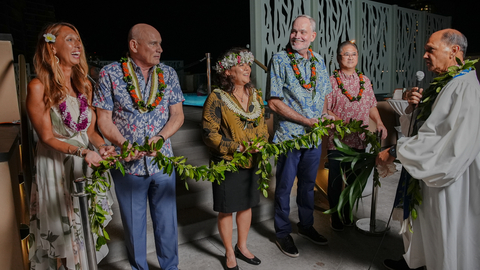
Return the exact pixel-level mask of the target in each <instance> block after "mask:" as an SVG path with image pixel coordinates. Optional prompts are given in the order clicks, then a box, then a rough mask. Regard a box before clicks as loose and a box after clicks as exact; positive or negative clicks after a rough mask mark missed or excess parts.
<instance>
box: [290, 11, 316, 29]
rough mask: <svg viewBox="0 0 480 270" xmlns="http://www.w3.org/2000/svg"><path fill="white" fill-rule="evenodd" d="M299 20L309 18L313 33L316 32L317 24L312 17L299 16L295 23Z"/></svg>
mask: <svg viewBox="0 0 480 270" xmlns="http://www.w3.org/2000/svg"><path fill="white" fill-rule="evenodd" d="M298 18H307V19H308V20H309V21H310V25H311V26H312V31H313V32H315V27H316V22H315V20H314V19H313V18H312V17H310V16H308V15H306V14H302V15H298V16H297V17H296V18H295V20H293V22H295V21H296V20H297V19H298Z"/></svg>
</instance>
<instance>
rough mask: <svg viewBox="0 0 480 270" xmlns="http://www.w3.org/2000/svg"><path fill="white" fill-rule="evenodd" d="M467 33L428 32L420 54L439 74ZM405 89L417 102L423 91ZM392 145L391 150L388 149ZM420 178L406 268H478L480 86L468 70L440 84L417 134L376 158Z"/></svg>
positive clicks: (464, 44) (462, 51) (412, 101)
mask: <svg viewBox="0 0 480 270" xmlns="http://www.w3.org/2000/svg"><path fill="white" fill-rule="evenodd" d="M466 47H467V40H466V38H465V36H463V34H461V33H460V32H458V31H457V30H453V29H444V30H441V31H438V32H435V33H433V34H432V36H431V37H430V38H429V40H428V42H427V44H426V45H425V55H424V59H425V61H426V63H427V67H428V69H429V70H430V71H433V72H435V73H437V74H441V73H444V72H446V71H447V70H448V67H450V66H454V65H457V63H456V60H455V58H456V57H458V58H459V59H460V60H462V61H463V57H464V54H465V52H466ZM422 90H423V89H420V91H418V92H415V91H412V92H411V93H409V94H408V99H409V103H410V104H418V102H419V101H420V98H421V92H422ZM392 150H393V151H392ZM395 154H397V157H398V160H400V162H401V163H402V165H403V166H404V168H405V169H406V170H407V171H408V172H409V173H410V174H411V175H412V177H414V178H416V179H420V180H421V181H420V186H421V193H422V196H423V197H422V198H423V199H422V204H421V205H420V206H417V213H418V217H417V219H415V220H414V221H413V235H412V239H411V241H410V243H409V246H408V250H407V251H406V254H405V255H404V258H405V261H406V262H407V264H408V267H410V268H417V267H421V266H424V265H426V266H427V269H428V270H442V269H443V270H455V269H458V270H467V269H480V85H479V82H478V79H477V76H476V73H475V70H465V71H463V72H462V73H460V75H459V76H456V77H455V78H453V79H452V80H451V81H450V82H448V83H447V84H446V85H445V87H443V89H442V90H441V91H440V93H439V95H438V97H437V99H436V101H435V103H434V104H433V106H432V112H431V114H430V116H429V117H428V118H427V119H426V121H425V123H424V124H423V125H422V126H421V127H420V129H419V130H418V135H416V136H413V137H405V138H402V139H400V140H399V141H398V144H397V146H396V151H395V149H387V150H385V151H383V152H381V153H380V154H379V156H378V158H377V163H378V164H381V165H385V164H388V163H389V162H393V160H394V159H395V157H394V156H395Z"/></svg>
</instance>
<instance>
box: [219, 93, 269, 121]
mask: <svg viewBox="0 0 480 270" xmlns="http://www.w3.org/2000/svg"><path fill="white" fill-rule="evenodd" d="M213 91H214V92H215V93H219V94H220V98H221V99H222V101H223V102H224V103H225V105H227V107H228V108H229V109H230V110H231V111H232V112H234V113H235V114H238V115H241V116H243V117H245V118H248V119H257V118H258V117H260V116H261V114H262V106H261V105H260V102H258V97H254V98H253V100H252V104H253V111H252V112H245V111H244V110H243V108H241V107H239V106H238V105H237V103H236V102H235V101H234V100H233V99H232V97H231V95H228V94H227V93H226V92H225V91H223V90H221V89H215V90H213ZM252 93H256V91H251V92H250V94H252Z"/></svg>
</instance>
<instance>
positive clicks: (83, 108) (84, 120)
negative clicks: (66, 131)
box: [58, 94, 88, 132]
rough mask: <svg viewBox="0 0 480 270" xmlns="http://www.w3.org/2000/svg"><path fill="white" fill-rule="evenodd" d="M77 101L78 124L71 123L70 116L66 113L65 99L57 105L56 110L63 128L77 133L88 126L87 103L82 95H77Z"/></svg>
mask: <svg viewBox="0 0 480 270" xmlns="http://www.w3.org/2000/svg"><path fill="white" fill-rule="evenodd" d="M77 99H78V101H79V102H80V116H79V117H78V123H75V122H74V121H72V115H71V114H70V112H69V111H68V108H67V100H66V99H65V100H64V101H63V102H62V103H60V104H59V105H58V108H59V109H60V113H61V115H62V120H63V123H64V124H65V126H67V127H69V128H70V129H71V130H73V131H77V132H78V131H82V130H84V129H85V128H87V125H88V110H87V109H88V101H87V97H86V96H85V95H84V94H78V97H77Z"/></svg>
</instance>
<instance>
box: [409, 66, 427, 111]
mask: <svg viewBox="0 0 480 270" xmlns="http://www.w3.org/2000/svg"><path fill="white" fill-rule="evenodd" d="M415 77H416V78H417V79H416V81H415V87H419V86H420V83H421V82H422V80H423V78H425V73H423V71H421V70H419V71H417V73H415ZM417 92H418V90H417ZM417 105H418V104H417ZM417 105H412V106H413V109H415V108H416V107H417Z"/></svg>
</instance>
